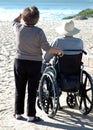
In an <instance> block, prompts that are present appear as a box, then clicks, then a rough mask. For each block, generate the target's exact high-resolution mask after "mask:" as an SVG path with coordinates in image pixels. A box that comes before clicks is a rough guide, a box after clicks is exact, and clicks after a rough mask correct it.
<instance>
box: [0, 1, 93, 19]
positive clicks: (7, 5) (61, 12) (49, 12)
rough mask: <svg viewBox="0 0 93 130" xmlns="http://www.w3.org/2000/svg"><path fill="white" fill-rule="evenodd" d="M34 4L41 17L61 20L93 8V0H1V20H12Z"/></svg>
mask: <svg viewBox="0 0 93 130" xmlns="http://www.w3.org/2000/svg"><path fill="white" fill-rule="evenodd" d="M32 5H35V6H37V7H38V9H39V11H40V19H43V20H60V19H62V18H64V17H68V16H72V15H75V14H77V13H78V12H80V11H81V10H84V9H87V8H91V9H93V0H20V1H19V0H7V1H6V0H3V1H0V21H12V20H13V19H14V18H15V17H17V16H18V15H19V14H20V13H22V11H23V9H24V8H25V7H29V6H32Z"/></svg>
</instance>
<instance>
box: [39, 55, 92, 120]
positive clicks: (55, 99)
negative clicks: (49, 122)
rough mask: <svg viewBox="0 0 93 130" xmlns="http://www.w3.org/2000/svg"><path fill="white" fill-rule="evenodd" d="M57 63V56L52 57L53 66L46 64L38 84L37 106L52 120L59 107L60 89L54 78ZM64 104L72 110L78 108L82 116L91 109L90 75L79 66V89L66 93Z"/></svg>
mask: <svg viewBox="0 0 93 130" xmlns="http://www.w3.org/2000/svg"><path fill="white" fill-rule="evenodd" d="M57 63H58V56H55V57H54V62H53V64H51V63H49V64H47V65H46V66H47V67H46V68H45V70H44V72H43V74H42V77H41V79H40V82H39V89H38V92H39V95H38V106H39V108H41V109H42V110H43V111H44V112H45V113H46V114H47V116H48V117H50V118H52V117H54V116H55V115H56V113H57V110H58V109H59V107H60V103H59V97H60V95H61V89H60V88H59V87H58V84H57V81H56V78H57V73H56V69H55V65H56V64H57ZM66 102H67V105H68V107H70V108H74V107H75V106H76V105H77V106H78V108H79V110H80V112H81V113H82V114H83V115H87V114H89V113H90V111H91V110H92V107H93V80H92V77H91V76H90V74H88V73H87V72H86V71H85V70H84V65H83V63H82V65H81V71H80V88H79V89H78V90H77V91H75V92H74V91H72V92H67V98H66Z"/></svg>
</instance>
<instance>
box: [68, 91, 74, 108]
mask: <svg viewBox="0 0 93 130" xmlns="http://www.w3.org/2000/svg"><path fill="white" fill-rule="evenodd" d="M66 102H67V105H68V106H69V107H70V108H74V107H75V106H76V95H75V94H74V93H67V98H66Z"/></svg>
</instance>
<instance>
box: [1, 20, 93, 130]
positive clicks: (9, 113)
mask: <svg viewBox="0 0 93 130" xmlns="http://www.w3.org/2000/svg"><path fill="white" fill-rule="evenodd" d="M74 21H75V25H76V27H78V28H80V29H81V32H80V34H77V35H76V37H79V38H82V40H83V41H84V49H85V50H86V51H87V52H88V55H92V54H93V19H92V18H90V19H88V20H74ZM61 22H62V20H60V21H39V23H38V24H37V25H38V26H39V27H42V28H43V30H44V31H45V34H46V36H47V39H48V41H49V42H50V43H51V42H52V41H53V40H54V39H55V38H56V37H58V36H59V35H58V34H57V33H56V32H55V28H56V27H57V26H59V25H61ZM15 48H16V43H15V35H14V32H13V28H12V25H11V23H10V22H0V130H50V129H51V130H74V129H77V130H83V129H84V130H88V129H93V112H91V113H90V114H89V115H87V116H82V115H81V113H80V112H79V110H78V109H69V108H68V107H67V104H66V100H65V95H64V94H63V95H62V96H63V97H64V98H62V99H63V100H62V101H61V103H62V106H64V108H63V110H62V111H58V112H57V115H56V116H55V118H54V119H50V118H48V117H47V115H45V114H44V113H43V112H42V111H41V110H40V109H39V108H38V107H37V115H38V116H40V117H41V118H42V119H43V121H42V122H39V123H37V124H34V123H28V122H27V121H26V108H25V114H24V115H23V116H24V117H25V120H24V121H18V120H16V119H15V118H14V117H13V112H14V88H15V84H14V75H13V63H14V57H15ZM25 105H26V103H25Z"/></svg>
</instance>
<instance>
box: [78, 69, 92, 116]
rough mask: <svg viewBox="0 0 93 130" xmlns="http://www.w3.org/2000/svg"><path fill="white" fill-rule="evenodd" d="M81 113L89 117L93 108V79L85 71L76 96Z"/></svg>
mask: <svg viewBox="0 0 93 130" xmlns="http://www.w3.org/2000/svg"><path fill="white" fill-rule="evenodd" d="M76 99H77V104H78V107H79V110H80V112H81V113H82V114H83V115H87V114H88V113H89V112H90V111H91V110H92V108H93V79H92V77H91V76H90V75H89V74H88V73H87V72H86V71H84V70H83V72H82V83H81V85H80V89H79V91H78V94H77V96H76Z"/></svg>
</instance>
